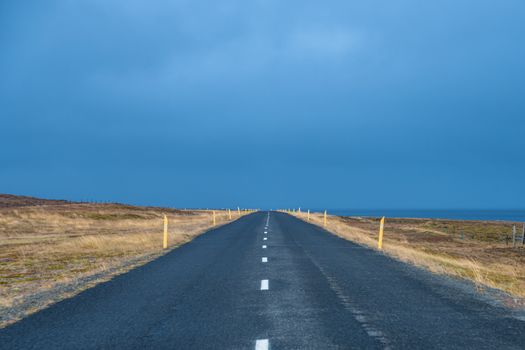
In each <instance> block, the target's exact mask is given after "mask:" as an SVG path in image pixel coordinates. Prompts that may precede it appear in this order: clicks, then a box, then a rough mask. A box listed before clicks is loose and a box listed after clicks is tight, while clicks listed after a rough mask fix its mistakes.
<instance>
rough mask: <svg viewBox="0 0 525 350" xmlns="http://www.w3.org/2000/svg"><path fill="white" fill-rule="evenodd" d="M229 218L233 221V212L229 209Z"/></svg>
mask: <svg viewBox="0 0 525 350" xmlns="http://www.w3.org/2000/svg"><path fill="white" fill-rule="evenodd" d="M228 218H230V220H231V219H232V211H231V210H230V209H228Z"/></svg>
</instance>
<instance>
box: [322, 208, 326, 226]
mask: <svg viewBox="0 0 525 350" xmlns="http://www.w3.org/2000/svg"><path fill="white" fill-rule="evenodd" d="M323 226H324V227H326V210H325V211H324V218H323Z"/></svg>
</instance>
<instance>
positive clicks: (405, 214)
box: [315, 209, 525, 222]
mask: <svg viewBox="0 0 525 350" xmlns="http://www.w3.org/2000/svg"><path fill="white" fill-rule="evenodd" d="M315 211H317V212H321V211H322V210H315ZM328 213H329V214H332V215H339V216H367V217H381V216H386V217H391V218H425V219H452V220H497V221H520V222H525V210H524V209H521V210H520V209H513V210H502V209H496V210H488V209H483V210H473V209H453V210H450V209H415V210H409V209H332V210H330V209H328Z"/></svg>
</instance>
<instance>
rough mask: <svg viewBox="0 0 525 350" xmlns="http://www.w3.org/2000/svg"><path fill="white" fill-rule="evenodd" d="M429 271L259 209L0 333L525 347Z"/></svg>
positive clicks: (29, 340)
mask: <svg viewBox="0 0 525 350" xmlns="http://www.w3.org/2000/svg"><path fill="white" fill-rule="evenodd" d="M457 284H458V286H455V283H454V282H453V281H452V282H447V281H446V279H444V278H437V277H435V276H432V275H431V274H430V273H427V272H425V271H422V270H419V269H417V268H414V267H411V266H408V265H405V264H402V263H399V262H396V261H394V260H392V259H390V258H388V257H386V256H384V255H382V254H380V253H377V252H375V251H373V250H370V249H366V248H363V247H361V246H358V245H356V244H353V243H351V242H348V241H345V240H343V239H341V238H338V237H336V236H333V235H331V234H328V233H327V232H326V231H324V230H322V229H321V228H319V227H316V226H312V225H310V224H308V223H305V222H303V221H300V220H298V219H296V218H294V217H291V216H289V215H286V214H283V213H277V212H271V213H268V212H258V213H254V214H251V215H248V216H245V217H242V218H241V219H239V220H237V221H235V222H233V223H230V224H228V225H225V226H222V227H220V228H217V229H215V230H212V231H209V232H207V233H205V234H203V235H201V236H199V237H198V238H196V239H195V240H193V241H192V242H190V243H188V244H186V245H184V246H182V247H180V248H178V249H176V250H174V251H172V252H170V253H168V254H166V255H164V256H162V257H160V258H159V259H156V260H155V261H152V262H150V263H148V264H146V265H144V266H142V267H139V268H137V269H134V270H132V271H130V272H129V273H126V274H124V275H121V276H118V277H116V278H114V279H113V280H111V281H109V282H106V283H103V284H100V285H98V286H96V287H94V288H91V289H89V290H86V291H84V292H83V293H81V294H79V295H77V296H76V297H74V298H71V299H68V300H64V301H62V302H59V303H57V304H55V305H53V306H51V307H49V308H48V309H45V310H43V311H41V312H38V313H36V314H34V315H32V316H30V317H28V318H26V319H24V320H22V321H20V322H18V323H16V324H14V325H12V326H10V327H7V328H4V329H1V330H0V348H1V349H274V350H275V349H524V348H525V322H524V321H520V320H518V319H516V318H513V317H511V316H510V315H509V313H508V312H507V311H506V310H503V309H500V308H497V307H494V306H491V305H489V304H487V303H485V302H482V301H480V299H478V298H477V297H476V296H474V295H473V294H471V293H469V292H468V291H466V290H465V289H464V288H460V287H459V285H460V284H461V283H457Z"/></svg>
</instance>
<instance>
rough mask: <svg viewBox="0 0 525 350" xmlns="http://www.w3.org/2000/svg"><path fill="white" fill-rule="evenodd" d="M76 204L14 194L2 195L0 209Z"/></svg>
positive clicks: (0, 196) (0, 195)
mask: <svg viewBox="0 0 525 350" xmlns="http://www.w3.org/2000/svg"><path fill="white" fill-rule="evenodd" d="M71 203H74V202H71V201H66V200H56V199H42V198H35V197H28V196H16V195H13V194H1V193H0V208H9V207H28V206H34V205H57V204H71Z"/></svg>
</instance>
